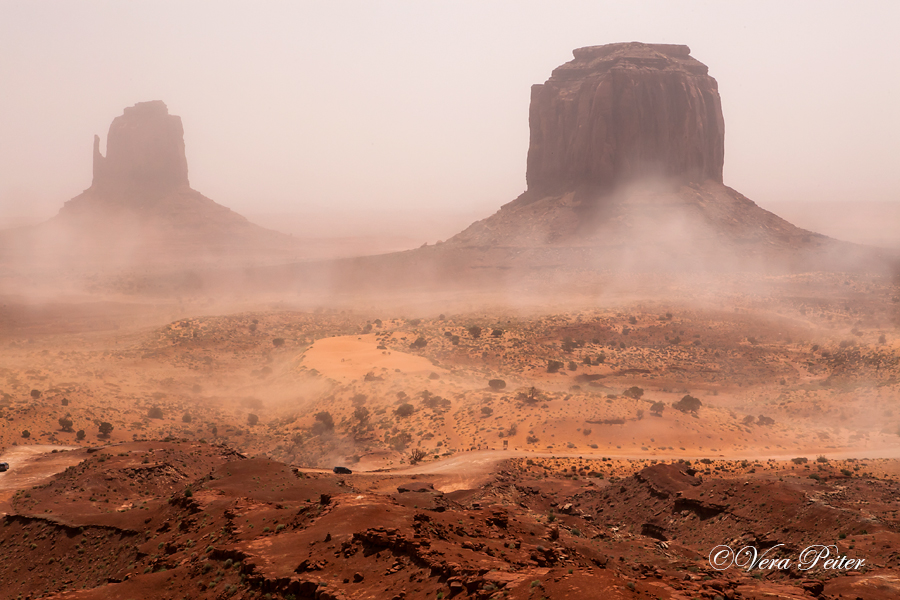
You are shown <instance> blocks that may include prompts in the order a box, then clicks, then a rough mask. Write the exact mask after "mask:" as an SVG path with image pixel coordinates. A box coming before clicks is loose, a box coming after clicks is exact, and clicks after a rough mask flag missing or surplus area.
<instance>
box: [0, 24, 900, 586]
mask: <svg viewBox="0 0 900 600" xmlns="http://www.w3.org/2000/svg"><path fill="white" fill-rule="evenodd" d="M712 58H713V57H710V59H712ZM362 87H363V88H364V87H365V86H362ZM317 93H323V94H327V93H328V90H327V89H319V90H318V91H317ZM527 93H528V92H527V89H523V90H522V94H527ZM145 100H147V101H141V102H137V103H136V104H134V105H132V106H128V107H125V108H124V112H123V113H122V114H121V115H119V116H114V118H113V119H112V125H111V126H110V128H109V132H108V135H107V137H106V144H105V153H104V152H103V151H102V148H101V142H102V140H101V138H100V137H99V136H97V137H95V138H94V142H93V144H94V145H93V155H92V163H93V172H92V183H91V185H90V187H89V188H88V189H86V190H85V191H84V192H82V193H81V194H79V195H77V196H76V197H74V198H73V199H71V200H69V201H67V202H65V203H64V204H62V208H61V209H60V210H59V211H58V214H56V215H55V216H53V217H52V218H50V219H49V220H47V221H46V222H43V223H39V224H34V225H30V226H28V227H21V228H17V229H11V230H6V231H2V232H0V249H2V254H0V267H2V270H0V282H2V285H3V291H2V294H3V295H2V308H0V365H2V366H0V463H8V465H9V470H8V471H5V472H0V514H2V517H0V519H2V526H0V542H2V543H0V548H2V550H0V557H2V560H0V590H2V591H0V596H2V597H3V598H26V599H35V598H45V597H46V598H59V599H72V600H76V599H77V600H90V599H98V600H99V599H101V598H102V599H107V598H121V599H127V598H146V599H159V600H162V599H169V598H210V599H217V600H219V599H223V598H235V599H251V598H254V599H255V598H267V599H268V598H284V599H295V600H296V599H300V598H310V599H312V598H315V599H317V600H338V599H345V600H350V599H363V598H378V599H393V600H401V599H408V600H413V599H418V598H478V599H486V598H491V599H501V598H509V599H523V600H524V599H529V600H531V599H533V600H537V599H539V598H554V599H557V598H559V599H562V598H579V599H580V598H603V599H607V598H622V599H630V598H634V599H638V598H666V599H687V598H701V597H702V598H710V599H713V598H717V599H726V598H727V599H729V600H735V599H752V598H792V599H798V600H799V599H803V598H808V599H812V598H828V599H832V598H884V599H888V598H897V597H900V573H898V568H900V553H898V552H897V551H896V549H897V547H898V546H900V521H898V515H897V510H898V506H897V498H898V494H900V479H898V478H900V406H898V399H900V336H898V331H900V257H898V255H897V253H896V251H895V250H892V249H885V248H880V247H874V246H866V245H862V244H856V243H850V242H846V241H841V240H839V239H836V238H833V237H829V236H826V235H823V234H820V233H817V232H814V231H808V230H806V229H803V228H800V227H797V226H795V225H793V224H791V223H790V222H788V221H786V220H785V219H783V218H781V217H779V216H778V215H776V214H773V213H772V212H770V211H768V210H765V209H763V208H761V207H760V206H758V205H757V204H756V203H755V202H754V201H753V200H751V199H750V198H747V197H746V196H744V195H742V194H741V193H740V192H738V191H736V190H734V189H732V188H731V187H728V186H727V185H726V184H725V176H724V173H727V170H725V168H726V166H727V165H726V162H725V158H726V157H725V147H726V146H725V138H724V135H725V118H724V116H723V102H722V98H721V97H720V95H719V87H718V84H717V82H716V80H715V79H714V78H713V77H712V76H711V74H710V73H709V69H708V68H707V66H706V65H705V64H703V63H701V62H700V61H699V60H698V59H697V58H695V57H694V56H693V55H692V53H691V50H690V48H688V46H685V45H677V44H670V43H666V44H648V43H641V42H628V43H614V44H605V45H597V46H590V47H582V48H578V49H576V50H574V52H573V59H572V60H570V61H568V62H566V63H565V64H562V65H561V66H559V67H558V68H556V69H554V70H553V71H552V73H551V75H550V77H549V79H547V80H546V81H545V82H544V83H542V84H535V85H533V87H532V88H531V104H530V111H529V113H528V124H529V127H530V137H529V147H528V152H527V160H526V165H525V172H526V178H525V179H526V185H527V187H526V189H525V191H524V192H522V193H521V195H519V196H518V197H516V198H515V199H513V200H511V201H508V202H506V203H505V204H503V199H499V200H498V201H497V202H496V204H495V205H494V206H493V208H492V209H491V210H493V211H494V212H493V214H488V213H490V212H491V211H490V210H488V211H485V215H486V216H485V218H483V219H481V220H478V221H476V222H474V223H472V224H470V225H469V226H468V227H465V228H463V230H462V231H459V232H458V233H456V234H455V235H451V236H449V237H447V238H446V239H445V240H443V241H440V242H437V243H425V244H424V245H420V246H419V247H416V248H411V249H408V250H404V251H400V252H391V253H386V254H378V253H370V254H368V255H361V256H359V257H353V258H330V259H323V258H322V256H321V254H320V253H317V251H315V249H314V246H313V245H311V244H312V242H311V241H310V240H309V239H305V238H302V237H299V236H293V235H290V234H287V233H281V232H278V231H274V230H269V229H265V228H263V227H259V226H257V225H255V224H253V223H252V222H250V221H249V220H248V219H246V218H245V217H243V216H241V215H240V214H238V212H235V211H233V210H231V209H229V208H227V207H225V206H223V205H222V204H219V203H217V202H215V201H213V200H211V199H209V198H207V197H205V196H203V195H202V194H201V193H200V192H198V191H195V190H194V189H193V188H192V187H191V184H190V183H189V179H188V173H189V171H188V156H190V152H189V147H190V146H189V145H186V142H185V139H186V137H188V139H189V141H191V138H189V136H186V131H189V127H190V125H189V124H190V122H191V119H192V118H194V116H193V115H191V114H189V112H187V111H184V112H181V113H180V114H181V117H179V116H175V115H173V114H170V112H169V108H168V107H167V105H166V104H165V103H164V102H163V101H161V100H158V99H145ZM334 102H335V105H336V109H335V110H336V111H337V113H335V114H339V112H340V106H341V105H342V104H341V103H342V100H340V99H339V98H335V100H334ZM860 110H861V109H860ZM110 116H111V117H113V115H110ZM331 116H332V115H330V114H329V115H323V118H326V117H328V118H331ZM182 117H183V121H182ZM498 118H499V117H498ZM524 125H525V124H524V122H523V123H522V127H524ZM89 142H90V140H89V139H87V140H86V141H85V152H88V151H89V149H90V143H89ZM191 143H197V142H196V141H193V142H191ZM233 143H234V144H236V145H237V144H238V143H239V140H234V142H233ZM299 143H302V140H301V141H300V142H299ZM360 143H363V142H362V140H361V141H360ZM298 168H300V167H299V166H298ZM347 176H348V177H350V176H352V168H351V169H349V170H348V171H347ZM404 176H408V173H404V172H403V169H402V168H399V167H398V170H397V172H396V177H397V178H402V177H404ZM460 176H462V175H460ZM760 176H761V177H764V176H765V174H760ZM372 194H373V196H377V192H376V191H374V190H373V192H372ZM379 227H381V228H382V229H383V230H384V235H386V236H387V235H394V234H392V233H391V231H390V223H383V224H381V225H379ZM723 548H728V549H729V551H730V552H732V553H734V552H739V551H743V552H745V554H747V555H748V556H749V554H753V555H754V556H756V557H757V559H758V558H759V557H760V556H762V557H764V560H754V561H752V565H750V566H747V564H745V563H742V562H741V560H743V559H741V558H734V557H738V555H737V554H735V555H734V557H733V558H734V560H732V561H731V562H730V563H727V560H725V559H727V558H729V557H731V556H732V555H728V556H725V555H723V554H722V552H724V550H722V549H723ZM809 548H814V549H818V550H816V552H819V550H821V549H827V550H828V554H827V556H826V554H824V553H822V554H815V557H813V555H811V554H809V553H808V552H807V549H809ZM717 549H718V550H717ZM742 549H743V550H742ZM823 552H824V550H823ZM754 553H755V554H754ZM804 553H805V554H804ZM741 556H743V555H741ZM802 557H805V558H802ZM812 558H815V559H816V560H812ZM831 559H835V560H836V562H835V560H831ZM723 561H724V562H723ZM829 561H831V562H829ZM726 563H727V564H726Z"/></svg>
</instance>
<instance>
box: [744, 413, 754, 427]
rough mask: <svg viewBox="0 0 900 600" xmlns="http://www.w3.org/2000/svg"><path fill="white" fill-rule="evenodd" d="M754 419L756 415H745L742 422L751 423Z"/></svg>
mask: <svg viewBox="0 0 900 600" xmlns="http://www.w3.org/2000/svg"><path fill="white" fill-rule="evenodd" d="M755 421H756V417H754V416H753V415H747V416H746V417H744V421H743V423H744V425H753V423H754V422H755Z"/></svg>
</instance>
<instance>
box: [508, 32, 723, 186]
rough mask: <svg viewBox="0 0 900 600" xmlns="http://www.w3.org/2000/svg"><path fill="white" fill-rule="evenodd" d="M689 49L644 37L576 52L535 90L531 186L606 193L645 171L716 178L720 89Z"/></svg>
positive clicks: (720, 133) (719, 154)
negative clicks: (584, 188)
mask: <svg viewBox="0 0 900 600" xmlns="http://www.w3.org/2000/svg"><path fill="white" fill-rule="evenodd" d="M690 52H691V51H690V48H688V47H687V46H681V45H673V44H643V43H640V42H629V43H620V44H608V45H605V46H590V47H587V48H579V49H577V50H574V51H573V55H574V57H575V58H574V60H572V61H570V62H567V63H566V64H564V65H562V66H560V67H558V68H556V69H555V70H554V71H553V73H552V75H551V77H550V79H548V80H547V81H546V82H545V83H543V84H536V85H534V86H532V88H531V108H530V112H529V122H530V126H531V139H530V145H529V148H528V166H527V173H526V180H527V182H528V189H529V190H530V191H543V192H555V191H559V190H563V189H571V188H573V187H575V186H579V185H590V186H594V187H597V188H600V189H611V188H614V187H615V186H616V185H617V184H620V183H623V182H627V181H632V180H635V179H640V178H642V177H645V176H648V175H651V176H662V177H668V178H678V179H680V180H682V181H693V182H703V181H705V180H713V181H717V182H719V183H721V182H722V167H723V164H724V158H725V120H724V118H723V116H722V103H721V100H720V98H719V91H718V85H717V84H716V80H715V79H713V78H712V77H710V76H709V74H708V69H707V67H706V65H704V64H703V63H701V62H699V61H698V60H696V59H694V58H693V57H691V56H690Z"/></svg>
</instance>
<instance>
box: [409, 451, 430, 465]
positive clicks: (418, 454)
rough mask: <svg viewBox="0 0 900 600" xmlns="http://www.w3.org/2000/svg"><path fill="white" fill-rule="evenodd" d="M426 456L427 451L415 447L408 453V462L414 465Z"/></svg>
mask: <svg viewBox="0 0 900 600" xmlns="http://www.w3.org/2000/svg"><path fill="white" fill-rule="evenodd" d="M426 456H427V453H426V452H425V451H424V450H422V449H421V448H416V449H415V450H413V451H412V452H410V453H409V464H411V465H414V464H416V463H418V462H419V461H421V460H422V459H423V458H425V457H426Z"/></svg>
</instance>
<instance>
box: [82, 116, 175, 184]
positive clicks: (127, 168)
mask: <svg viewBox="0 0 900 600" xmlns="http://www.w3.org/2000/svg"><path fill="white" fill-rule="evenodd" d="M106 140H107V141H106V157H105V158H104V157H103V156H102V155H101V154H100V138H99V137H98V136H94V180H93V183H92V185H91V187H92V188H94V189H97V190H116V191H128V190H143V191H149V190H152V191H170V190H173V189H176V188H179V187H185V188H186V187H189V183H188V176H187V158H186V157H185V154H184V128H183V127H182V125H181V117H177V116H175V115H170V114H169V109H168V108H167V107H166V105H165V103H164V102H162V101H161V100H153V101H151V102H139V103H137V104H135V105H134V106H131V107H129V108H126V109H125V112H124V113H123V114H122V115H121V116H119V117H116V118H115V119H113V122H112V124H111V125H110V126H109V134H108V135H107V138H106Z"/></svg>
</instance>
